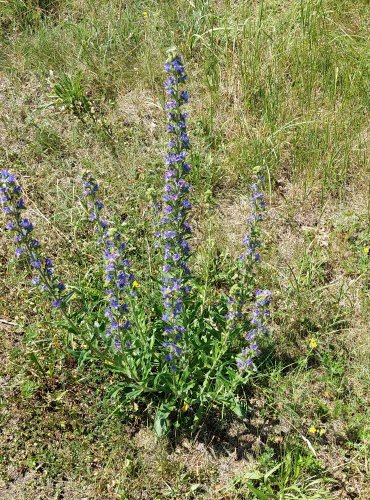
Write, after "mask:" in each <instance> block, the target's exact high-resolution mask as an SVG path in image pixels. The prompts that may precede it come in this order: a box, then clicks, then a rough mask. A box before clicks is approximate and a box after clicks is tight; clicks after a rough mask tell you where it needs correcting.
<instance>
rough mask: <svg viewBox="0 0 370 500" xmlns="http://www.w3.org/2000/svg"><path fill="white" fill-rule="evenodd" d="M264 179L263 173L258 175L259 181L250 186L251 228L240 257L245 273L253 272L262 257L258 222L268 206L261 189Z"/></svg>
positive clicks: (249, 223) (248, 222)
mask: <svg viewBox="0 0 370 500" xmlns="http://www.w3.org/2000/svg"><path fill="white" fill-rule="evenodd" d="M263 180H264V177H263V176H262V175H261V176H260V177H258V180H257V182H256V183H254V184H252V185H251V187H250V197H249V200H250V206H251V216H250V217H249V218H247V220H246V222H247V224H248V227H249V230H248V232H247V234H246V235H245V238H244V240H243V244H244V245H245V251H244V253H243V255H242V256H241V257H240V260H241V261H242V262H243V271H244V272H245V273H247V272H252V270H253V265H254V263H255V262H259V260H260V258H261V257H260V253H259V249H260V246H261V242H260V240H259V227H258V224H259V222H261V221H262V220H263V213H262V212H263V210H264V209H265V206H266V203H265V195H264V193H263V191H262V190H261V182H263Z"/></svg>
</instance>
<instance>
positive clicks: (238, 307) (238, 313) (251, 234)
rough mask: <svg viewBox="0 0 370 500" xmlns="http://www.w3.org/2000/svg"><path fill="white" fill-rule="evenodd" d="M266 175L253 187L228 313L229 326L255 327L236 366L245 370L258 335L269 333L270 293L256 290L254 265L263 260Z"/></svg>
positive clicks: (254, 349)
mask: <svg viewBox="0 0 370 500" xmlns="http://www.w3.org/2000/svg"><path fill="white" fill-rule="evenodd" d="M263 180H264V178H263V176H259V177H258V179H257V182H255V183H254V184H252V185H251V187H250V196H249V202H250V210H251V214H250V216H249V217H248V218H247V219H246V222H247V233H246V235H245V237H244V240H243V244H244V251H243V253H242V255H241V256H240V258H239V265H240V276H239V283H237V284H235V285H234V286H233V287H232V288H231V290H230V297H229V312H228V315H227V320H228V327H229V329H234V328H236V327H237V326H239V327H240V328H241V329H242V330H245V329H246V326H247V325H251V326H252V328H251V329H249V330H248V331H247V332H245V333H244V337H245V339H246V340H247V342H248V344H247V346H246V347H245V348H244V349H243V350H242V352H241V353H240V355H239V356H238V357H237V365H238V367H239V369H240V370H244V369H246V368H248V367H249V366H251V365H252V364H253V357H255V356H258V354H259V353H260V350H259V347H258V345H257V343H256V337H257V336H258V335H259V334H262V333H265V334H266V333H268V332H269V331H268V328H267V327H266V321H267V318H268V316H269V305H270V302H271V292H269V291H268V290H259V289H258V290H256V291H255V292H254V291H253V289H254V286H255V281H256V279H255V267H256V264H257V263H258V262H259V261H260V258H261V256H260V247H261V241H260V222H261V221H262V220H263V210H264V209H265V206H266V204H265V195H264V193H263V191H262V186H261V183H262V182H263ZM253 297H254V299H255V304H254V307H253V309H252V317H251V318H248V317H247V316H246V313H245V305H246V303H247V301H249V300H251V299H252V298H253Z"/></svg>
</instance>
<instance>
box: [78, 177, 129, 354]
mask: <svg viewBox="0 0 370 500" xmlns="http://www.w3.org/2000/svg"><path fill="white" fill-rule="evenodd" d="M82 185H83V189H84V191H83V194H84V196H85V198H86V201H87V203H86V206H87V210H88V212H89V219H90V220H91V221H94V222H95V224H96V230H97V232H98V233H99V238H100V239H99V243H101V244H102V245H103V258H104V264H105V282H106V286H107V288H106V295H107V300H108V306H107V308H106V310H105V315H106V317H107V318H108V320H109V326H108V328H107V330H106V333H107V335H108V337H109V338H111V339H112V344H113V345H114V347H115V349H117V350H119V349H121V347H122V345H123V344H124V345H126V346H131V343H130V341H129V340H128V338H127V333H128V330H129V328H130V326H131V325H130V321H129V320H128V313H129V307H128V303H127V301H128V299H129V298H130V297H132V296H134V295H135V292H134V290H133V283H134V279H135V278H134V275H133V274H132V273H131V272H130V262H129V261H128V260H127V258H126V256H125V249H126V245H125V243H124V242H123V241H122V237H121V235H120V233H119V232H118V231H117V230H116V229H114V228H112V227H109V223H108V222H107V221H106V220H104V219H102V217H101V211H102V209H103V207H104V205H103V203H102V201H101V199H100V198H98V191H99V185H98V184H97V182H96V180H95V179H94V177H93V176H92V175H91V174H90V173H86V174H84V176H83V178H82Z"/></svg>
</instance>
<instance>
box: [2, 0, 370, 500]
mask: <svg viewBox="0 0 370 500" xmlns="http://www.w3.org/2000/svg"><path fill="white" fill-rule="evenodd" d="M368 14H369V9H368V4H367V2H366V1H365V0H358V1H356V2H355V1H350V0H340V1H338V0H337V1H335V2H334V1H332V0H326V1H325V0H301V1H291V0H264V1H263V2H253V1H240V2H231V1H227V0H219V1H216V0H214V1H210V0H209V1H206V0H193V1H191V2H190V1H185V0H176V1H173V2H168V1H166V0H161V1H153V0H146V1H137V0H135V1H134V0H131V1H128V2H121V1H119V0H115V1H113V0H110V1H109V0H106V1H104V2H91V1H87V0H66V1H64V2H61V1H57V0H55V1H45V0H43V1H41V0H39V1H30V0H10V1H8V2H2V3H1V4H0V23H1V24H0V27H1V44H0V56H1V61H2V65H1V73H0V107H1V116H0V165H1V166H2V167H3V166H5V167H6V168H9V169H12V170H13V171H15V172H16V174H17V175H18V176H19V177H20V179H21V180H22V183H23V184H24V186H25V189H26V193H27V195H28V196H29V204H28V205H29V210H30V215H32V219H34V220H35V222H36V224H37V230H38V231H39V235H40V236H41V239H42V243H43V244H44V245H45V247H46V249H47V251H48V252H49V254H50V255H51V256H52V257H53V258H55V260H56V262H57V264H58V267H59V269H60V271H61V274H64V276H65V277H66V280H68V281H69V282H72V283H74V284H75V285H76V286H83V287H84V289H85V290H86V291H85V293H87V294H94V293H96V288H97V287H99V284H98V277H99V256H98V254H97V252H96V249H95V248H94V245H93V243H92V241H91V234H90V233H89V230H88V229H87V228H86V227H85V224H84V222H83V209H82V206H81V204H80V203H79V201H78V197H79V195H78V189H79V188H78V182H77V180H78V178H79V177H80V176H81V173H82V171H83V169H85V168H89V169H90V170H91V171H92V172H93V173H94V174H95V175H96V176H97V177H98V178H99V179H100V180H101V183H102V186H103V187H104V191H105V192H104V195H105V197H106V199H107V203H108V204H109V206H110V207H111V209H112V212H113V211H115V212H116V213H117V214H118V216H119V217H120V218H121V219H122V220H124V224H125V231H126V233H127V235H128V236H129V244H130V248H131V251H132V253H133V254H134V260H135V266H136V268H137V269H138V272H139V276H141V275H142V274H143V271H144V269H143V266H144V264H143V262H144V261H145V259H143V257H144V256H145V257H146V256H147V253H148V252H149V251H150V250H148V248H150V247H148V238H147V234H148V230H149V228H150V212H149V210H148V203H149V202H150V198H151V193H152V192H153V190H158V189H160V186H161V183H162V168H163V167H162V149H163V147H164V143H165V141H164V128H165V127H164V117H163V112H162V105H163V103H164V92H163V88H162V86H163V79H164V77H163V72H162V61H163V60H164V59H165V51H166V49H167V48H168V47H169V46H171V45H174V44H175V45H177V46H178V47H179V49H180V50H181V52H182V54H183V55H184V58H185V62H186V66H187V70H188V73H189V92H190V93H191V97H192V99H191V103H190V106H189V133H190V134H191V138H192V142H193V150H192V164H193V170H192V174H191V181H192V184H193V186H194V189H193V193H192V197H193V200H194V204H195V208H194V210H193V215H192V217H193V226H194V227H195V228H196V231H195V235H194V242H193V247H194V248H195V249H196V251H197V257H196V259H195V262H194V263H193V266H192V267H193V268H194V270H195V272H196V273H197V274H198V275H202V276H207V282H208V283H209V286H210V287H211V288H213V289H215V288H216V289H217V288H222V287H224V286H225V285H226V284H227V282H228V275H227V270H228V266H229V257H228V255H230V256H236V255H238V253H239V251H240V248H241V237H242V234H243V225H242V221H241V215H240V213H241V210H242V203H241V196H242V195H243V194H244V193H245V192H246V190H247V188H248V183H249V181H250V180H251V178H252V171H253V168H254V167H256V166H262V167H263V168H264V169H265V171H266V172H267V179H268V184H267V187H268V193H267V195H268V196H267V198H268V201H269V203H268V217H267V222H266V224H265V226H264V241H265V249H264V265H263V271H262V278H261V280H262V282H263V286H265V287H269V288H270V289H272V291H273V293H274V297H275V298H274V314H273V321H274V344H273V346H272V347H271V349H270V351H269V352H268V353H266V354H265V355H264V356H265V357H264V358H263V369H261V373H260V375H259V377H258V379H257V380H256V383H255V384H254V385H253V387H252V388H251V394H250V418H249V419H248V420H247V421H245V422H234V421H232V420H230V419H226V421H220V418H219V417H220V416H219V415H214V416H210V421H209V423H208V425H207V426H205V427H204V428H202V429H201V431H200V433H199V435H197V436H196V437H189V436H183V435H180V436H176V439H174V440H172V441H165V442H159V443H156V442H155V439H154V437H153V436H152V435H151V433H150V431H148V430H147V429H146V422H143V421H142V420H141V419H140V418H139V417H140V415H137V412H136V410H135V408H133V410H132V415H131V416H130V420H127V418H126V417H125V416H124V415H123V414H122V412H121V409H120V406H119V402H117V401H114V400H112V398H111V397H110V396H109V394H110V390H111V388H112V387H114V384H115V380H114V377H112V376H111V375H109V374H108V373H106V372H105V371H104V370H102V369H101V368H99V367H98V366H94V365H91V364H83V363H82V365H81V366H78V365H77V364H76V362H75V360H73V359H72V358H70V357H69V356H68V355H67V354H65V353H63V351H62V350H61V349H60V346H59V339H60V335H61V332H60V331H59V330H58V328H57V327H56V326H55V317H54V314H53V313H52V312H51V311H50V310H49V308H48V306H47V305H46V304H45V303H44V301H43V299H42V297H40V296H38V295H36V294H34V292H32V291H31V289H30V287H29V286H28V282H27V277H26V271H25V270H24V269H22V267H21V266H20V265H19V264H18V263H17V262H16V260H15V259H14V258H13V256H12V255H13V253H12V245H11V243H10V242H9V241H8V240H7V239H6V237H5V235H4V234H3V233H2V232H0V244H1V249H2V251H1V255H0V291H1V301H0V318H1V320H4V321H6V322H8V323H11V324H8V323H4V322H0V333H1V335H0V339H1V340H0V352H1V357H2V359H3V360H4V362H3V363H2V366H1V368H0V426H1V431H2V432H1V435H0V450H1V452H0V497H1V498H30V499H32V498H62V497H63V498H70V499H79V498H81V499H82V498H107V499H108V498H109V499H113V498H117V499H125V498H129V499H130V498H167V497H168V498H211V497H213V498H220V499H221V498H241V499H242V498H251V499H254V498H274V497H273V495H275V496H276V498H282V499H283V498H284V499H285V498H344V497H348V498H367V497H368V496H369V495H370V491H369V487H368V484H369V472H370V471H369V465H368V464H369V460H368V451H369V443H370V441H369V440H370V434H369V433H370V429H369V419H370V414H369V410H368V407H369V392H370V379H369V369H368V367H369V359H370V351H369V340H370V339H369V320H368V318H369V316H370V297H369V277H370V267H369V264H370V261H369V256H368V255H367V254H365V253H364V251H363V249H364V247H368V246H370V230H369V220H370V197H369V172H370V171H369V166H368V162H367V157H368V152H367V140H368V118H367V111H368V105H369V101H368V52H369V46H368V45H369V44H368V29H367V18H368ZM66 79H67V80H66ZM66 81H69V82H75V83H76V82H78V88H77V91H78V92H83V95H85V96H86V98H87V100H88V102H89V104H88V105H87V107H86V109H87V110H89V109H90V108H89V106H93V107H94V109H96V118H91V113H90V111H87V113H85V114H84V113H83V112H82V113H80V112H75V113H74V112H73V109H72V110H69V109H68V106H67V108H66V109H63V107H62V106H63V103H62V102H61V101H58V102H55V97H53V96H55V86H56V85H57V86H58V84H59V85H60V83H63V82H66ZM75 90H76V89H75ZM75 90H71V89H70V90H68V92H72V93H73V92H74V91H75ZM77 91H76V92H77ZM68 92H67V94H68ZM59 97H60V96H59ZM62 97H63V99H65V100H66V102H67V101H68V99H69V98H70V93H69V94H68V95H66V94H65V93H64V94H63V95H62ZM63 99H62V100H63ZM99 119H100V123H104V124H105V125H106V127H107V130H109V134H107V133H104V130H103V129H104V127H102V126H100V125H99V122H98V120H99ZM151 257H153V258H154V256H151ZM312 338H314V339H315V340H316V341H317V343H318V345H317V347H315V348H311V347H310V346H309V343H310V339H312ZM312 427H314V428H315V430H316V432H310V428H312ZM311 431H312V429H311ZM320 431H322V432H321V433H320Z"/></svg>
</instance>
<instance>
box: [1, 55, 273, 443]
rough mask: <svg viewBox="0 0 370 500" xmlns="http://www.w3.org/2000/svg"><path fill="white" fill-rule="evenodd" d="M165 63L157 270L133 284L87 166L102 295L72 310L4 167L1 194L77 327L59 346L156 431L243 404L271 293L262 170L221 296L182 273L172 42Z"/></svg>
mask: <svg viewBox="0 0 370 500" xmlns="http://www.w3.org/2000/svg"><path fill="white" fill-rule="evenodd" d="M164 69H165V72H166V73H167V80H166V83H165V91H166V94H167V95H168V101H167V104H166V106H165V109H166V112H167V119H168V123H167V132H168V134H169V136H170V140H169V143H168V147H167V152H166V154H165V156H164V162H165V166H164V189H163V193H162V195H161V200H160V202H156V203H155V205H154V207H155V217H156V223H155V228H156V233H155V236H154V235H153V236H154V237H153V247H157V248H159V249H160V251H161V255H162V259H163V260H162V263H161V266H160V267H161V268H160V269H158V270H157V271H156V272H154V273H152V274H151V275H149V276H143V277H142V278H140V280H139V281H141V282H140V283H139V282H138V281H137V278H135V275H134V270H133V269H132V267H134V266H133V265H132V264H131V262H130V255H131V254H130V251H131V252H132V243H130V245H129V246H130V247H131V250H130V251H129V250H128V248H127V245H126V244H127V241H125V239H126V236H125V234H124V233H122V230H120V229H119V227H118V226H117V225H115V224H114V223H113V222H112V220H111V216H110V214H109V211H108V210H107V209H106V208H105V206H104V203H103V201H102V200H101V197H100V187H99V185H98V183H97V181H96V180H95V178H94V177H93V175H92V174H91V173H86V174H84V175H83V178H82V183H81V187H82V197H81V199H82V202H83V205H84V207H85V209H86V214H87V219H88V220H89V221H90V223H91V224H92V225H93V226H94V228H95V230H94V233H95V239H96V244H97V248H98V249H99V252H98V254H99V259H100V262H101V270H102V272H101V280H102V287H101V289H102V290H104V298H103V297H102V300H99V301H95V302H94V305H93V307H88V304H86V303H85V304H82V306H80V307H81V309H82V311H80V314H72V315H71V311H70V304H69V302H68V297H69V295H68V293H66V288H65V286H64V284H63V283H62V282H60V281H58V280H57V278H56V275H55V272H54V268H53V266H52V264H51V261H50V260H49V259H47V258H43V257H42V256H41V252H40V244H39V242H38V241H37V240H35V239H33V236H32V231H33V225H32V223H31V222H30V221H29V220H28V219H27V218H25V217H23V211H24V210H25V204H24V201H23V197H22V192H21V188H20V186H19V185H18V184H17V181H16V179H15V177H14V176H13V175H12V174H11V173H10V172H8V171H6V170H3V171H2V172H1V175H0V190H1V201H2V204H3V211H4V213H5V215H6V216H7V217H8V219H9V220H8V222H7V228H8V229H9V230H10V231H12V232H14V234H15V241H16V243H17V247H16V255H17V256H18V257H22V256H23V257H24V258H25V260H26V262H27V264H28V265H29V267H30V270H31V271H32V273H33V278H32V280H33V283H35V284H36V285H37V286H40V287H41V288H42V289H43V290H45V292H46V293H47V294H48V295H49V296H50V299H51V302H52V304H53V305H54V306H55V307H56V308H58V310H60V311H61V313H62V314H63V317H64V320H65V324H66V329H67V330H68V331H71V330H72V331H73V333H74V342H73V346H71V345H66V348H68V349H69V351H70V352H72V353H78V355H79V356H81V352H85V353H86V357H87V358H89V359H99V360H101V362H102V364H103V366H104V367H105V369H106V368H108V369H110V370H112V371H114V372H116V373H117V374H119V376H120V377H121V382H119V383H118V385H116V386H115V390H114V393H115V394H116V396H117V397H118V395H119V397H120V398H121V402H122V403H123V404H124V405H126V408H127V411H128V412H130V411H131V409H132V405H133V403H135V405H136V407H139V408H141V409H142V410H143V411H147V413H148V414H150V415H152V416H153V419H154V427H155V430H156V432H157V433H158V434H159V435H160V434H163V433H165V432H167V431H168V429H169V428H170V427H171V425H173V426H175V427H179V426H190V427H191V428H194V426H196V425H197V424H199V422H200V421H201V420H203V419H204V417H205V415H206V413H207V412H208V411H209V410H210V409H212V408H213V409H216V410H217V409H224V408H228V409H230V410H232V411H234V412H235V413H236V414H237V415H239V416H240V417H243V416H244V415H245V414H246V408H247V404H246V403H247V395H246V388H247V385H246V384H247V383H248V380H249V378H250V377H251V376H253V373H254V372H255V371H256V369H257V368H258V362H257V360H256V357H257V355H258V354H259V353H260V350H261V348H260V346H259V344H258V341H259V339H260V338H261V337H263V336H266V334H268V333H269V326H268V320H269V314H270V312H269V306H270V301H271V293H270V292H269V291H268V290H264V289H260V287H258V286H257V285H258V276H257V265H258V263H259V261H260V252H261V235H260V224H261V221H262V219H263V215H262V212H263V209H264V208H265V202H264V195H263V192H262V187H261V186H262V182H263V177H261V176H260V177H258V180H257V182H256V183H255V184H253V185H252V186H251V194H250V200H249V201H250V215H249V217H248V218H247V221H246V223H247V234H246V236H245V238H244V242H243V243H244V245H245V247H244V251H243V254H242V255H241V257H240V259H239V260H238V261H237V263H236V267H237V273H236V275H235V284H234V285H233V286H231V288H230V290H229V292H228V294H227V295H225V293H223V292H221V291H217V292H215V293H214V295H213V296H212V297H211V299H210V300H208V301H207V300H206V299H205V295H206V294H205V293H202V290H205V288H204V287H205V286H206V285H205V284H203V283H202V279H201V278H202V277H201V276H196V275H195V274H193V273H192V272H191V271H190V268H191V265H190V264H191V258H192V254H191V249H190V244H189V239H190V238H191V229H190V223H189V213H190V212H191V208H192V205H191V202H190V200H189V193H190V190H191V187H190V182H189V172H190V171H191V166H190V163H191V162H190V161H189V156H190V141H189V137H188V135H187V126H186V116H187V115H186V111H185V110H184V107H185V106H186V104H187V103H188V100H189V96H188V93H187V91H186V90H185V89H184V84H185V82H186V79H187V75H186V73H185V69H184V66H183V62H182V59H181V57H180V56H179V54H178V53H177V52H176V50H175V49H171V50H170V51H169V52H168V60H167V62H166V64H165V68H164ZM23 257H22V258H23ZM103 282H104V285H103ZM202 287H203V288H202ZM67 289H68V287H67ZM83 300H86V299H85V298H84V299H83ZM83 300H82V302H83ZM84 309H85V310H87V309H88V310H89V314H84V312H83V311H84ZM66 343H68V337H67V341H66ZM76 344H78V345H77V347H76Z"/></svg>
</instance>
